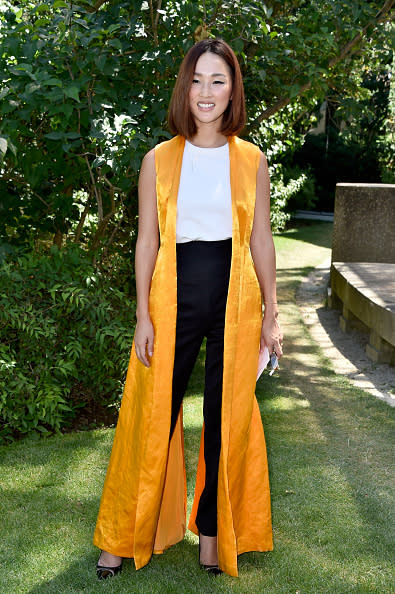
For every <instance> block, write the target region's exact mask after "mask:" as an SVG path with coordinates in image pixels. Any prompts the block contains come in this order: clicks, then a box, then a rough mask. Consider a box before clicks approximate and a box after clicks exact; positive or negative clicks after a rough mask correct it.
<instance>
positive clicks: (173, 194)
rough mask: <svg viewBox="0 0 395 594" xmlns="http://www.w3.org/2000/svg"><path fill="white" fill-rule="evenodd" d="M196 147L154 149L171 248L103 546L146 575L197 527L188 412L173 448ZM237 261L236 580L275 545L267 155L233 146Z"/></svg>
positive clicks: (227, 440) (103, 523) (227, 485)
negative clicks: (255, 236) (254, 554)
mask: <svg viewBox="0 0 395 594" xmlns="http://www.w3.org/2000/svg"><path fill="white" fill-rule="evenodd" d="M184 146H185V139H184V138H183V137H181V136H175V137H174V138H173V139H171V140H169V141H166V142H163V143H161V144H159V145H158V146H157V147H156V148H155V166H156V179H157V181H156V189H157V205H158V217H159V231H160V248H159V252H158V257H157V261H156V264H155V269H154V273H153V277H152V283H151V289H150V298H149V308H150V315H151V319H152V323H153V325H154V329H155V343H154V355H153V357H152V363H151V366H150V367H149V368H147V367H145V366H144V365H143V364H142V363H140V362H139V361H138V359H137V357H136V354H135V350H134V344H133V347H132V352H131V358H130V363H129V369H128V374H127V378H126V384H125V390H124V395H123V398H122V405H121V410H120V413H119V420H118V425H117V429H116V432H115V439H114V444H113V448H112V453H111V458H110V463H109V467H108V470H107V476H106V480H105V484H104V489H103V495H102V499H101V505H100V511H99V516H98V520H97V525H96V530H95V536H94V543H95V544H96V546H98V547H99V548H100V549H103V550H106V551H109V552H111V553H113V554H114V555H119V556H121V557H133V558H134V562H135V566H136V569H139V568H141V567H143V566H144V565H146V564H147V563H148V561H149V560H150V558H151V555H152V553H153V552H162V551H163V550H164V549H166V548H168V547H169V546H171V545H173V544H175V543H176V542H178V541H180V540H181V539H182V538H183V537H184V534H185V529H186V480H185V462H184V442H183V429H182V410H181V411H180V415H179V418H178V422H177V426H176V429H175V431H174V434H173V437H172V440H171V443H170V445H169V439H168V436H169V430H170V414H171V389H172V375H173V361H174V347H175V330H176V316H177V266H176V241H175V238H176V215H177V194H178V186H179V181H180V174H181V164H182V156H183V151H184ZM229 154H230V178H231V195H232V216H233V230H232V262H231V271H230V280H229V289H228V299H227V305H226V315H225V336H224V370H223V396H222V425H221V455H220V461H219V473H218V501H217V505H218V555H219V565H220V567H221V569H223V571H225V572H226V573H228V574H230V575H232V576H237V575H238V573H237V555H238V554H240V553H243V552H246V551H269V550H272V548H273V541H272V526H271V512H270V492H269V479H268V468H267V455H266V445H265V438H264V432H263V427H262V421H261V416H260V412H259V408H258V403H257V401H256V397H255V394H254V389H255V382H256V373H257V365H258V350H259V338H260V330H261V321H262V302H261V293H260V288H259V284H258V280H257V277H256V273H255V270H254V265H253V261H252V258H251V253H250V249H249V242H250V235H251V230H252V223H253V217H254V207H255V196H256V174H257V170H258V166H259V159H260V156H259V150H258V148H257V147H255V146H254V145H253V144H251V143H248V142H246V141H244V140H241V139H240V138H238V137H236V136H231V137H229ZM204 477H205V465H204V452H203V432H202V439H201V446H200V453H199V462H198V468H197V477H196V487H195V497H194V503H193V507H192V512H191V516H190V520H189V525H188V527H189V529H191V530H192V531H193V532H195V533H196V534H197V533H198V530H197V528H196V524H195V518H196V512H197V505H198V502H199V497H200V494H201V491H202V489H203V487H204Z"/></svg>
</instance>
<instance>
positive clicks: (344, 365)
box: [296, 259, 395, 406]
mask: <svg viewBox="0 0 395 594" xmlns="http://www.w3.org/2000/svg"><path fill="white" fill-rule="evenodd" d="M329 271H330V259H327V260H325V261H324V262H323V263H322V264H321V265H320V266H318V267H317V268H316V269H315V270H313V271H312V272H311V273H310V274H309V275H308V276H307V277H306V278H305V279H304V280H303V281H302V283H301V284H300V286H299V288H298V290H297V293H296V301H297V304H298V306H299V308H300V310H301V313H302V317H303V320H304V322H305V323H306V325H307V326H308V328H309V330H310V333H311V336H312V338H313V339H314V340H315V341H316V342H318V344H319V345H320V347H321V348H322V350H323V351H324V352H325V355H326V356H327V357H328V358H329V359H330V360H331V361H332V363H333V367H334V369H335V371H336V373H337V374H339V375H343V376H345V377H347V378H348V379H349V380H350V381H351V382H352V383H353V384H354V385H355V386H358V387H359V388H362V389H363V390H365V391H367V392H369V393H370V394H373V396H376V397H377V398H380V399H381V400H385V401H386V402H387V403H388V404H389V405H390V406H395V369H394V368H393V367H391V366H389V365H386V364H378V363H374V362H373V361H371V360H370V359H369V358H368V357H367V355H366V353H365V345H366V343H367V341H368V337H367V335H366V334H364V333H362V332H358V331H356V330H354V331H352V332H350V333H343V332H342V331H341V329H340V327H339V315H340V313H339V312H338V311H337V310H334V309H329V308H327V307H326V306H325V299H326V291H327V287H328V282H329Z"/></svg>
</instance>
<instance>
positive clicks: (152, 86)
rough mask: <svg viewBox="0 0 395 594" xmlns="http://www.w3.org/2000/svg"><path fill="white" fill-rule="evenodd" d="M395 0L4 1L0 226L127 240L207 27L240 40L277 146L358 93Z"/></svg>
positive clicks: (255, 129) (252, 122)
mask: <svg viewBox="0 0 395 594" xmlns="http://www.w3.org/2000/svg"><path fill="white" fill-rule="evenodd" d="M394 1H395V0H386V1H384V0H382V1H381V2H379V1H363V2H355V1H354V0H348V1H344V0H342V1H340V0H331V1H329V0H326V1H325V0H324V1H322V0H312V1H309V2H307V1H304V0H292V1H291V0H285V1H282V2H279V1H272V2H266V3H263V2H246V1H245V0H236V1H233V2H226V1H217V2H211V3H208V2H192V1H190V0H181V1H179V2H173V1H162V0H158V1H157V2H154V0H150V1H149V2H138V1H137V0H132V1H129V0H128V1H127V2H125V1H124V2H122V1H121V2H109V1H97V0H96V1H94V0H80V2H79V3H78V4H75V3H74V2H66V1H64V0H50V1H47V2H40V3H35V2H30V1H28V0H20V1H18V2H17V1H10V2H8V4H7V9H6V10H4V11H3V13H2V15H1V21H0V23H1V29H0V47H1V52H0V55H1V58H0V72H1V80H2V87H1V95H0V97H1V99H2V102H1V106H0V126H1V127H0V134H1V137H2V138H1V141H0V150H1V152H2V154H3V156H4V163H3V170H2V179H1V182H0V190H1V198H0V212H1V223H0V233H1V234H2V235H3V236H8V237H10V236H11V239H12V241H13V242H25V241H26V240H27V239H29V238H31V237H32V235H33V236H37V235H41V236H48V234H49V233H50V234H52V237H53V242H54V243H55V244H57V245H58V246H61V245H62V242H63V240H64V237H65V235H66V234H69V235H70V236H71V237H72V238H73V240H74V241H77V242H85V243H87V244H88V245H89V248H90V249H91V250H92V251H93V252H95V251H96V250H97V249H98V248H99V247H103V246H106V249H109V247H110V244H111V243H112V242H113V241H114V240H116V241H118V242H119V241H120V242H121V243H123V244H125V242H126V243H127V235H128V234H130V231H131V230H132V229H133V228H134V217H135V215H136V192H135V190H136V179H137V172H138V168H139V164H140V162H141V158H142V156H143V154H144V153H145V152H146V151H147V150H148V149H149V148H151V147H152V146H153V145H154V144H155V143H157V142H158V141H159V140H161V139H165V138H167V137H169V134H168V132H167V130H166V127H165V120H166V107H167V104H168V101H169V96H170V92H171V88H172V85H173V80H174V77H175V74H176V71H177V68H178V66H179V63H180V61H181V58H182V55H183V54H184V53H185V51H186V50H187V49H188V48H189V47H190V46H191V45H192V43H193V42H194V40H195V39H196V38H197V37H199V35H200V36H202V35H203V36H204V35H208V34H210V35H220V36H223V37H224V38H225V39H226V40H228V41H229V42H230V43H231V44H232V46H233V47H234V48H235V50H236V52H237V54H238V56H239V59H240V62H241V65H242V69H243V74H244V78H245V85H246V93H247V98H248V106H249V113H248V119H249V125H248V128H247V132H248V134H249V135H250V137H251V138H253V139H254V140H255V141H256V142H258V143H259V144H261V145H262V146H263V148H266V149H268V148H269V150H270V147H272V146H273V144H276V143H277V144H278V143H279V142H280V144H281V142H282V143H284V140H288V141H292V140H293V139H295V141H297V138H298V136H300V131H304V129H305V128H306V126H307V125H308V124H309V123H310V121H311V117H312V112H313V107H315V105H316V103H317V100H319V99H321V98H323V97H324V96H325V94H326V93H327V92H328V89H332V90H333V89H336V88H342V90H343V91H344V92H345V93H346V94H347V93H348V94H349V95H356V94H358V93H359V92H360V91H359V76H358V69H359V68H360V67H361V65H362V64H366V63H367V62H369V60H371V59H372V55H373V48H374V52H375V53H376V54H377V53H379V52H380V48H384V46H385V44H386V43H387V44H388V40H386V39H385V36H384V34H383V27H384V25H385V22H386V21H388V20H389V19H390V18H391V10H392V7H393V5H394ZM229 14H232V19H229ZM273 116H274V119H273ZM269 117H270V118H271V121H270V123H269V124H268V123H267V122H268V118H269ZM276 118H277V120H276ZM295 121H296V122H297V127H296V128H295V126H294V123H295ZM302 124H303V125H302ZM273 129H274V130H275V134H273V133H272V130H273ZM276 134H277V136H276ZM287 135H288V136H289V138H287ZM123 231H124V232H123Z"/></svg>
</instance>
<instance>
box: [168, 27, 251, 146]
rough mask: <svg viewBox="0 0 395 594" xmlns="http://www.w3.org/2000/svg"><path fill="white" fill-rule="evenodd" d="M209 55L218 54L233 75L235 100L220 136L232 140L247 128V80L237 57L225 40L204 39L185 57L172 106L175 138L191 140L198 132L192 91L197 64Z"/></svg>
mask: <svg viewBox="0 0 395 594" xmlns="http://www.w3.org/2000/svg"><path fill="white" fill-rule="evenodd" d="M206 52H211V53H213V54H217V56H219V57H220V58H222V59H223V60H224V61H225V62H226V64H227V65H228V66H229V69H230V72H231V75H232V100H231V101H230V102H229V105H228V107H227V108H226V110H225V112H224V114H223V117H222V126H221V129H220V132H221V133H222V134H224V135H225V136H231V135H232V134H238V133H239V132H240V131H241V130H242V129H243V128H244V126H245V121H246V110H245V99H244V88H243V79H242V76H241V71H240V66H239V63H238V61H237V58H236V56H235V53H234V51H233V50H232V48H231V47H230V46H229V45H228V44H227V43H226V42H225V41H224V40H223V39H219V38H216V39H203V40H202V41H199V42H198V43H196V44H195V45H193V46H192V47H191V48H190V50H189V51H188V52H187V54H186V55H185V57H184V59H183V61H182V63H181V66H180V70H179V72H178V76H177V80H176V84H175V87H174V90H173V94H172V97H171V100H170V105H169V113H168V123H169V128H170V130H171V132H172V133H173V134H180V135H181V136H185V138H191V137H193V136H194V135H195V134H196V132H197V126H196V123H195V120H194V119H193V117H192V114H191V110H190V107H189V90H190V88H191V85H192V80H193V76H194V73H195V67H196V62H197V61H198V59H199V58H200V56H201V55H202V54H204V53H206Z"/></svg>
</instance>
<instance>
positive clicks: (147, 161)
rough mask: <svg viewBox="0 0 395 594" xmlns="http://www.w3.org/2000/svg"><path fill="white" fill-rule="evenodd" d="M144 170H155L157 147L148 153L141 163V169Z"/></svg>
mask: <svg viewBox="0 0 395 594" xmlns="http://www.w3.org/2000/svg"><path fill="white" fill-rule="evenodd" d="M143 167H144V169H152V168H154V169H155V147H154V148H152V149H151V150H150V151H148V153H145V155H144V157H143V160H142V162H141V168H143Z"/></svg>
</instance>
